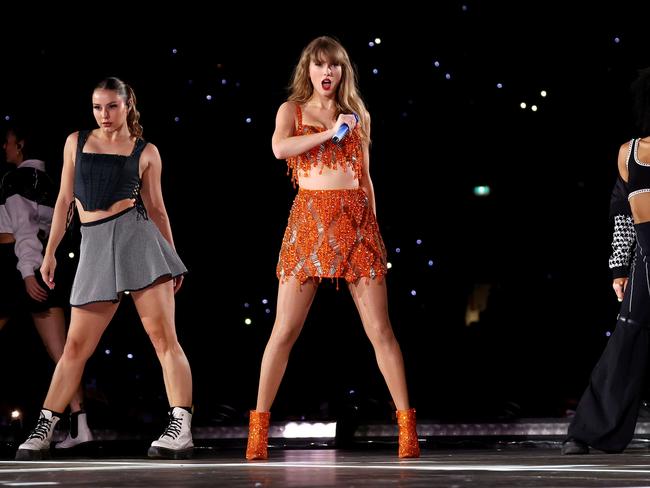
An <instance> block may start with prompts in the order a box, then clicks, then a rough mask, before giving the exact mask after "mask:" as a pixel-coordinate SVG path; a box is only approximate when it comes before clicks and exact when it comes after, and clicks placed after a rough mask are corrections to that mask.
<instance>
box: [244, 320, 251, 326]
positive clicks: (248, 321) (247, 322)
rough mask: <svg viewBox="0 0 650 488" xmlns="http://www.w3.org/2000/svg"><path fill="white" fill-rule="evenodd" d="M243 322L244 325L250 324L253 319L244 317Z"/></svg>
mask: <svg viewBox="0 0 650 488" xmlns="http://www.w3.org/2000/svg"><path fill="white" fill-rule="evenodd" d="M244 323H245V324H246V325H251V324H252V323H253V321H252V320H251V319H244Z"/></svg>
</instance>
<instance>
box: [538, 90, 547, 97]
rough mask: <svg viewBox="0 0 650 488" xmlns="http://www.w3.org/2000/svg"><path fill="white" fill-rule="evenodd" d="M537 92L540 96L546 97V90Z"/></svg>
mask: <svg viewBox="0 0 650 488" xmlns="http://www.w3.org/2000/svg"><path fill="white" fill-rule="evenodd" d="M539 94H540V95H541V96H542V97H546V95H547V93H546V90H542V91H541V92H539Z"/></svg>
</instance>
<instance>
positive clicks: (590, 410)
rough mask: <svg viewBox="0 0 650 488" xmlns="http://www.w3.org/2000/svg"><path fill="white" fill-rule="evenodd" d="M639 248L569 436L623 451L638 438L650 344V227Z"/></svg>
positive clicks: (644, 227) (640, 235)
mask: <svg viewBox="0 0 650 488" xmlns="http://www.w3.org/2000/svg"><path fill="white" fill-rule="evenodd" d="M635 229H636V234H637V246H636V253H635V256H634V261H633V264H632V269H631V272H630V278H629V281H628V284H627V288H626V290H625V298H624V299H623V303H622V304H621V311H620V314H619V316H618V321H617V323H616V328H615V330H614V333H613V334H612V336H611V337H610V338H609V342H608V343H607V347H606V348H605V351H604V352H603V354H602V356H601V357H600V359H599V360H598V363H597V364H596V367H595V368H594V370H593V372H592V374H591V380H590V382H589V386H588V387H587V389H586V390H585V392H584V394H583V395H582V398H581V399H580V403H579V404H578V408H577V410H576V415H575V417H574V418H573V421H572V422H571V425H570V426H569V432H568V435H569V437H573V438H575V439H578V440H580V441H583V442H586V443H587V444H589V445H590V446H592V447H595V448H596V449H600V450H603V451H607V452H621V451H622V450H623V449H625V448H626V447H627V445H628V444H629V443H630V441H631V440H632V436H633V435H634V428H635V426H636V421H637V418H638V415H639V404H640V402H641V392H642V389H643V386H644V381H645V375H646V369H647V366H648V353H649V350H648V347H649V345H650V342H649V339H650V274H649V268H650V264H649V263H648V261H650V259H649V258H648V254H649V252H650V222H646V223H643V224H639V225H635Z"/></svg>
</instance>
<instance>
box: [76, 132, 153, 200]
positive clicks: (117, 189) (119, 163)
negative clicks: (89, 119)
mask: <svg viewBox="0 0 650 488" xmlns="http://www.w3.org/2000/svg"><path fill="white" fill-rule="evenodd" d="M89 134H90V131H88V130H85V131H79V139H78V141H77V157H76V160H75V169H74V196H75V198H77V199H78V200H79V202H81V205H82V206H83V208H84V210H86V211H92V210H107V209H108V208H109V207H110V206H111V205H112V204H114V203H115V202H117V201H119V200H124V199H126V198H135V199H136V200H137V201H138V202H139V201H140V186H141V181H140V155H141V154H142V150H143V149H144V148H145V146H146V145H147V143H146V141H144V140H143V139H140V138H138V140H137V141H136V143H135V147H134V148H133V152H132V153H131V154H130V155H128V156H121V155H119V154H98V153H85V152H83V148H84V145H85V144H86V141H87V140H88V135H89Z"/></svg>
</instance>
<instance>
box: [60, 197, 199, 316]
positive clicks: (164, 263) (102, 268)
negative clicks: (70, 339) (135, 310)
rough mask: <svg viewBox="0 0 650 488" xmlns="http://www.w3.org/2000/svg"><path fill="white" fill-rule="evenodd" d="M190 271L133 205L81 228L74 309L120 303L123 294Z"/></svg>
mask: <svg viewBox="0 0 650 488" xmlns="http://www.w3.org/2000/svg"><path fill="white" fill-rule="evenodd" d="M185 273H187V268H186V267H185V265H184V264H183V262H182V261H181V259H180V258H179V257H178V254H176V251H174V249H172V247H171V245H170V244H169V242H167V240H166V239H165V238H164V237H163V236H162V234H161V233H160V231H159V230H158V227H156V224H154V223H153V222H152V221H151V220H148V219H146V218H144V217H143V216H141V215H140V214H138V212H137V211H136V210H135V207H132V208H130V209H128V210H125V211H123V212H120V213H118V214H116V215H113V216H111V217H109V218H107V219H102V220H99V221H96V222H91V223H89V224H82V226H81V249H80V256H79V265H78V267H77V273H76V275H75V279H74V283H73V285H72V292H71V294H70V305H72V306H73V307H80V306H83V305H88V304H89V303H95V302H105V301H111V302H117V301H119V299H120V295H121V294H122V293H123V292H124V291H127V290H128V291H136V290H142V289H144V288H146V287H148V286H150V285H152V284H153V283H154V282H155V281H156V280H158V279H159V278H162V277H165V276H168V277H170V278H174V277H176V276H180V275H182V274H185Z"/></svg>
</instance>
